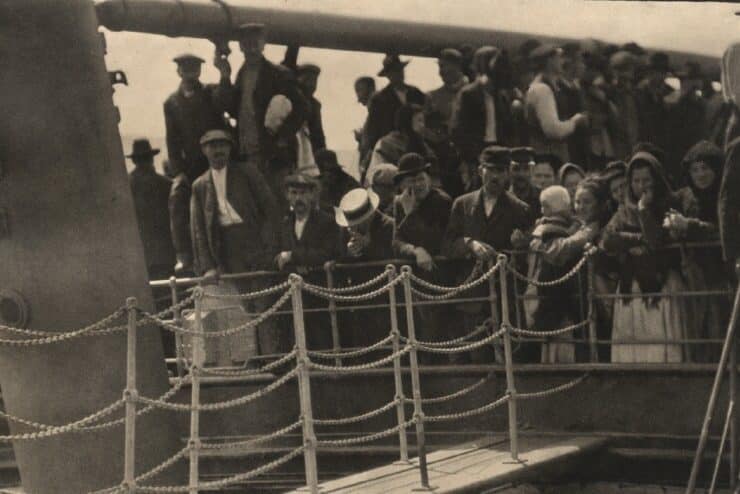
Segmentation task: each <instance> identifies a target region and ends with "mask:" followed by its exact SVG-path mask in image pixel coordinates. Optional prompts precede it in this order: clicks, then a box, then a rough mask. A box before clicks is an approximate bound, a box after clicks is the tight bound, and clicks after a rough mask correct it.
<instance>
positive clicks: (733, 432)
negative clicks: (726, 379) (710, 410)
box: [728, 340, 737, 492]
mask: <svg viewBox="0 0 740 494" xmlns="http://www.w3.org/2000/svg"><path fill="white" fill-rule="evenodd" d="M728 372H729V373H730V403H736V394H737V341H736V340H733V341H732V348H731V349H730V367H729V369H728ZM729 420H730V490H731V491H733V492H734V490H735V485H736V484H737V412H736V411H735V408H734V407H733V408H732V417H730V419H729Z"/></svg>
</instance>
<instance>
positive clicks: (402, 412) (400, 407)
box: [385, 264, 409, 463]
mask: <svg viewBox="0 0 740 494" xmlns="http://www.w3.org/2000/svg"><path fill="white" fill-rule="evenodd" d="M385 270H386V271H387V273H388V282H389V283H390V282H391V281H393V280H394V279H395V278H396V274H397V272H396V267H395V266H394V265H393V264H389V265H388V266H387V267H386V268H385ZM388 297H389V299H390V300H389V305H390V311H391V335H392V336H393V353H398V351H399V350H400V349H401V333H400V332H399V331H398V312H397V311H398V303H397V301H396V287H392V288H391V289H390V290H388ZM393 381H394V383H395V386H396V400H397V403H396V417H397V418H398V426H399V427H400V426H402V425H403V424H405V423H406V396H405V395H404V393H403V376H402V375H401V356H400V355H399V356H397V357H396V358H394V359H393ZM398 448H399V454H400V459H399V461H401V462H402V463H408V462H409V446H408V440H407V438H406V429H399V430H398Z"/></svg>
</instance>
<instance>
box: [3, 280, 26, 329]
mask: <svg viewBox="0 0 740 494" xmlns="http://www.w3.org/2000/svg"><path fill="white" fill-rule="evenodd" d="M28 318H29V308H28V303H27V302H26V299H24V298H23V295H21V294H20V293H18V292H17V291H15V290H9V289H4V290H0V323H2V324H4V325H6V326H11V327H14V328H20V329H25V328H26V326H27V325H28Z"/></svg>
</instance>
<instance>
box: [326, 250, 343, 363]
mask: <svg viewBox="0 0 740 494" xmlns="http://www.w3.org/2000/svg"><path fill="white" fill-rule="evenodd" d="M335 264H336V263H335V262H334V261H328V262H326V263H324V271H325V272H326V287H327V288H328V289H329V290H331V289H332V288H334V266H335ZM329 320H330V321H331V343H332V348H333V349H334V351H335V352H338V351H339V350H341V348H342V345H341V343H340V341H339V321H338V320H337V303H336V302H335V301H334V299H333V298H329ZM334 365H336V366H338V367H341V366H342V359H341V357H337V358H335V359H334Z"/></svg>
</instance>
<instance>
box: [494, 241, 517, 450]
mask: <svg viewBox="0 0 740 494" xmlns="http://www.w3.org/2000/svg"><path fill="white" fill-rule="evenodd" d="M498 261H499V263H500V265H501V267H500V268H499V273H500V274H499V283H500V286H501V327H502V328H504V329H505V331H504V364H505V366H506V393H507V394H508V395H509V401H508V406H509V442H510V443H511V459H512V461H515V462H519V461H520V460H519V430H518V425H517V413H516V386H515V384H514V362H513V359H512V355H511V332H510V328H511V323H510V322H509V293H508V291H507V289H508V286H507V282H506V271H507V269H506V268H507V266H506V262H507V259H506V256H505V255H503V254H500V255H499V256H498ZM490 279H491V280H492V279H493V277H491V278H490ZM491 288H492V289H494V286H492V287H491ZM492 309H493V308H492Z"/></svg>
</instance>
